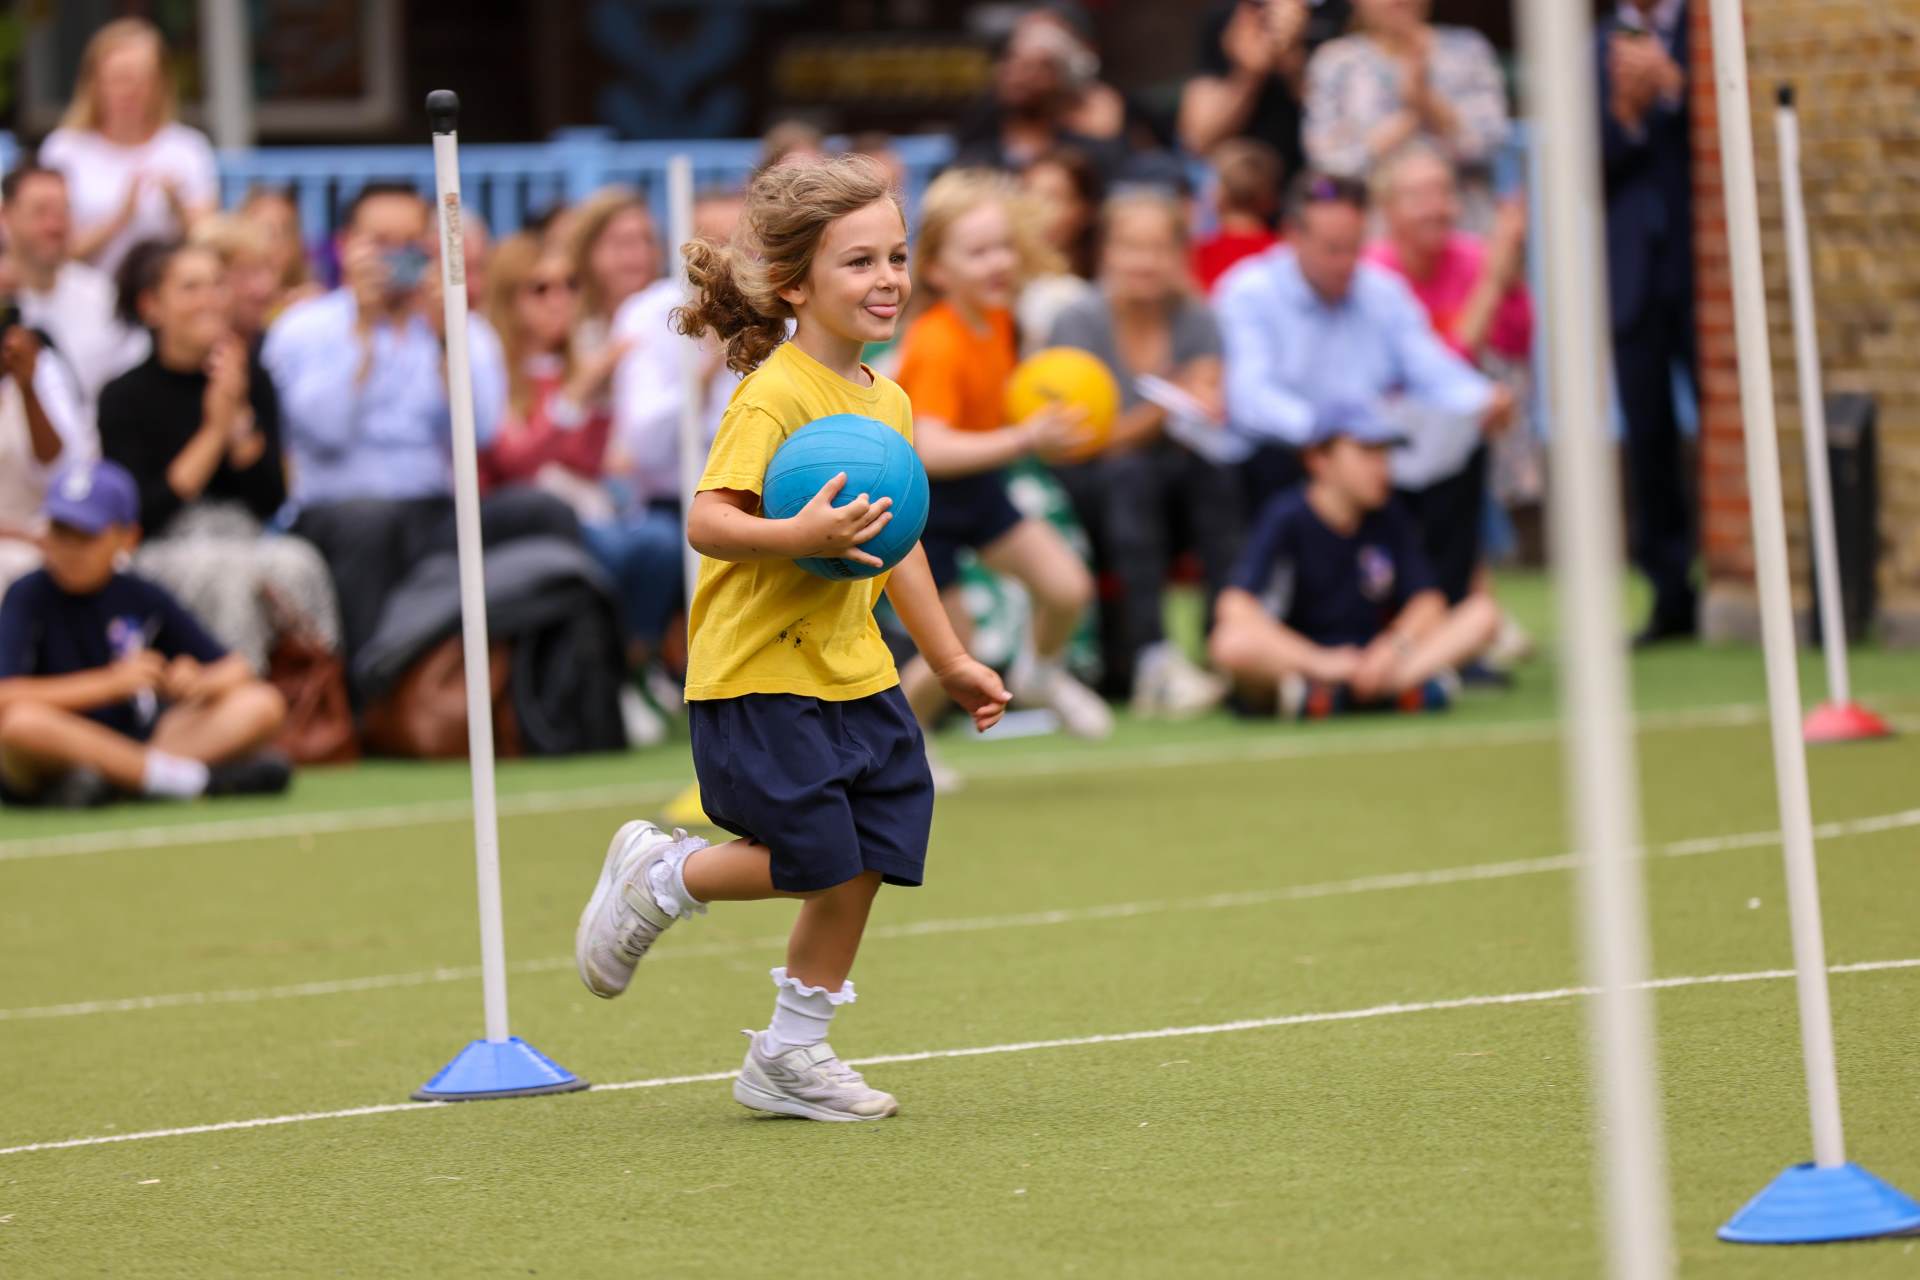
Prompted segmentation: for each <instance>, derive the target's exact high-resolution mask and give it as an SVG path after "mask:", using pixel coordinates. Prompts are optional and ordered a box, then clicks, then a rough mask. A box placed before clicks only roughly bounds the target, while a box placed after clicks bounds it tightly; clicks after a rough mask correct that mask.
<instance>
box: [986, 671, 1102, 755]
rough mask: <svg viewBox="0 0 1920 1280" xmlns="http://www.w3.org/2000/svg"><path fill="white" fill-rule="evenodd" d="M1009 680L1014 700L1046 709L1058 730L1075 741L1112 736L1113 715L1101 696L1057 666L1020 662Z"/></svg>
mask: <svg viewBox="0 0 1920 1280" xmlns="http://www.w3.org/2000/svg"><path fill="white" fill-rule="evenodd" d="M1020 665H1021V668H1022V669H1021V670H1018V671H1016V672H1015V673H1014V679H1013V681H1011V687H1012V689H1013V700H1014V701H1015V702H1020V703H1025V704H1027V705H1029V706H1036V707H1045V708H1047V709H1048V710H1050V711H1052V712H1053V713H1054V714H1055V715H1057V716H1059V717H1060V727H1061V728H1063V729H1065V730H1066V731H1067V732H1068V733H1069V734H1071V735H1072V736H1074V737H1076V738H1094V739H1098V738H1105V737H1108V736H1110V735H1111V734H1112V733H1113V712H1112V711H1111V710H1110V709H1109V708H1108V707H1107V704H1106V703H1105V702H1102V701H1101V700H1100V695H1099V694H1097V693H1095V692H1094V691H1093V690H1091V689H1089V688H1087V686H1085V685H1083V684H1081V683H1080V682H1079V681H1078V680H1075V679H1074V678H1073V677H1072V676H1070V675H1068V674H1067V671H1066V668H1065V667H1062V666H1061V665H1059V664H1058V663H1042V662H1023V663H1021V664H1020Z"/></svg>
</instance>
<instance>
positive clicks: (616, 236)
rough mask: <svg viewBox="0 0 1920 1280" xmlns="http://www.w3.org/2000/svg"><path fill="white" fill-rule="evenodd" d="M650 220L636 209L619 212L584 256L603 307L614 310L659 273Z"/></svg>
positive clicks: (657, 250)
mask: <svg viewBox="0 0 1920 1280" xmlns="http://www.w3.org/2000/svg"><path fill="white" fill-rule="evenodd" d="M655 240H656V237H655V236H654V234H653V217H652V215H650V214H648V213H647V211H646V210H645V209H641V208H638V207H633V208H627V209H622V210H621V211H620V212H619V213H616V214H614V215H613V217H612V218H611V219H609V220H608V222H607V225H606V226H605V227H603V228H602V229H601V231H600V237H599V239H597V240H595V241H594V242H593V249H592V251H591V252H590V253H588V255H587V266H588V269H589V270H590V271H592V272H593V278H594V279H595V280H596V281H598V282H599V284H600V294H601V296H602V297H603V298H605V299H606V303H607V306H609V307H617V306H619V305H620V304H621V303H622V302H624V301H625V300H626V299H628V298H630V297H632V296H633V295H634V294H636V293H638V292H640V291H641V290H642V289H644V288H646V287H647V286H648V285H650V284H652V283H653V279H654V277H655V276H657V275H658V274H659V273H660V250H659V248H658V246H657V245H656V243H655Z"/></svg>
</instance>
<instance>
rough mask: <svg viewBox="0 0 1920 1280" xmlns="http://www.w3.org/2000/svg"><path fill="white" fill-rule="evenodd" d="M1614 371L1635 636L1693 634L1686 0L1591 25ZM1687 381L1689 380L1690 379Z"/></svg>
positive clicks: (1626, 8)
mask: <svg viewBox="0 0 1920 1280" xmlns="http://www.w3.org/2000/svg"><path fill="white" fill-rule="evenodd" d="M1598 56H1599V62H1600V118H1601V126H1600V127H1601V157H1602V163H1603V166H1604V169H1605V180H1606V181H1605V185H1606V201H1607V289H1608V294H1609V296H1610V301H1611V314H1612V321H1613V361H1614V374H1615V378H1616V380H1617V383H1618V386H1619V393H1620V408H1621V412H1622V414H1623V415H1624V417H1625V418H1626V423H1627V489H1628V495H1629V499H1630V511H1631V514H1630V530H1631V541H1632V549H1633V558H1634V562H1635V563H1636V564H1637V565H1638V566H1639V567H1640V569H1641V571H1642V572H1643V573H1645V574H1646V575H1647V578H1648V579H1649V580H1650V581H1651V583H1652V584H1653V614H1652V616H1651V617H1650V618H1649V619H1648V622H1647V625H1646V628H1645V629H1644V630H1643V631H1641V632H1640V634H1639V636H1638V637H1637V641H1638V642H1639V643H1643V644H1644V643H1652V642H1656V641H1660V640H1665V639H1671V638H1674V637H1679V636H1690V635H1693V634H1694V632H1695V630H1696V629H1697V622H1696V619H1695V614H1696V610H1697V605H1698V600H1697V597H1696V595H1695V591H1694V584H1693V555H1694V512H1693V488H1694V486H1693V485H1692V483H1691V481H1690V477H1688V476H1687V474H1686V471H1685V467H1684V463H1683V458H1684V454H1683V451H1682V449H1681V440H1680V423H1679V420H1678V417H1677V415H1676V414H1675V411H1674V403H1673V369H1674V366H1675V365H1676V364H1681V365H1684V366H1686V368H1687V370H1688V372H1689V374H1690V375H1691V374H1692V372H1693V367H1694V333H1693V176H1692V161H1691V153H1690V146H1691V142H1690V138H1689V131H1688V112H1687V79H1686V71H1685V67H1686V65H1687V3H1686V0H1621V2H1620V3H1619V5H1618V7H1617V8H1616V9H1614V11H1613V12H1612V13H1610V14H1608V15H1607V16H1605V17H1603V18H1602V20H1601V22H1600V26H1599V49H1598ZM1695 385H1697V381H1696V382H1695Z"/></svg>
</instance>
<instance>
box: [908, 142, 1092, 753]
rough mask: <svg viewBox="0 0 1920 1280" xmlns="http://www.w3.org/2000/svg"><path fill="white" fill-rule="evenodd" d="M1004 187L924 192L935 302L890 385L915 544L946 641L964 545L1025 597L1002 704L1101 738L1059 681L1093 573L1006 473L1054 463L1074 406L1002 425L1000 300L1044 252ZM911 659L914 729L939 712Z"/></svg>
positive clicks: (942, 185)
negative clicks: (1028, 607) (910, 444)
mask: <svg viewBox="0 0 1920 1280" xmlns="http://www.w3.org/2000/svg"><path fill="white" fill-rule="evenodd" d="M1022 208H1023V206H1022V205H1021V196H1020V193H1019V189H1018V188H1017V187H1016V186H1015V185H1014V183H1013V180H1012V179H1011V178H1008V177H1006V176H1004V175H1002V174H998V173H994V172H992V171H990V170H985V169H956V170H952V171H949V172H947V173H945V174H942V175H941V176H940V177H939V178H937V179H935V180H934V182H933V185H931V186H930V187H928V188H927V194H926V198H925V200H924V201H923V203H922V206H921V220H920V239H919V242H918V243H917V244H916V245H915V246H914V281H915V288H917V289H919V290H921V291H922V293H923V296H932V297H935V298H937V301H935V302H934V303H933V305H931V306H929V307H927V308H926V309H925V310H924V311H923V312H922V313H921V314H920V315H919V317H918V318H916V319H915V320H914V322H913V324H912V326H911V327H910V328H909V329H908V330H907V335H906V339H905V340H904V342H903V343H902V352H901V357H900V373H899V378H900V386H901V388H902V389H904V390H905V391H906V393H907V396H908V397H909V398H910V399H911V400H912V401H913V416H914V427H915V444H916V447H918V448H919V450H920V457H921V460H922V461H923V462H925V463H926V467H927V475H928V477H929V478H930V479H931V480H932V486H931V487H932V507H931V509H930V511H929V513H928V517H927V531H926V534H925V535H924V540H923V541H924V545H925V547H926V551H927V561H928V563H929V565H931V567H932V570H933V580H934V582H935V583H936V584H937V585H938V586H939V588H940V590H941V593H942V598H943V599H944V601H945V604H946V607H947V612H948V615H949V617H950V618H951V619H952V621H953V625H954V627H955V628H956V629H957V630H958V632H959V634H960V635H962V636H963V637H964V636H967V635H968V634H969V633H970V628H969V626H968V620H967V617H966V611H965V608H964V605H963V603H962V601H961V598H960V596H961V593H960V591H959V581H958V580H959V576H960V566H959V562H958V560H957V558H956V557H957V555H958V553H959V551H960V549H961V548H962V547H967V548H971V549H972V550H973V551H974V552H976V553H977V554H978V555H979V557H980V559H981V561H982V562H983V563H984V564H986V566H987V567H988V568H990V569H992V570H994V571H995V572H996V573H1003V574H1006V575H1007V576H1009V577H1012V578H1014V579H1016V580H1018V581H1019V582H1020V583H1021V584H1022V585H1023V586H1025V587H1026V589H1027V593H1028V595H1029V596H1030V597H1031V599H1032V601H1033V653H1032V654H1031V655H1030V657H1029V658H1026V659H1023V660H1022V661H1020V662H1018V663H1016V664H1015V668H1014V671H1013V673H1012V677H1011V683H1012V685H1013V692H1014V696H1015V697H1016V698H1017V699H1019V700H1020V701H1022V702H1030V703H1034V704H1036V705H1039V706H1045V707H1050V708H1052V709H1053V711H1054V712H1055V713H1056V714H1057V715H1058V716H1059V717H1060V721H1061V724H1062V726H1063V727H1064V728H1065V729H1066V730H1067V732H1069V733H1072V734H1075V735H1078V736H1080V737H1085V738H1103V737H1105V736H1106V735H1107V734H1109V733H1111V732H1112V731H1113V716H1112V714H1111V713H1110V712H1109V711H1108V710H1107V705H1106V704H1105V703H1104V702H1102V701H1101V700H1100V698H1099V696H1098V695H1096V694H1095V693H1094V692H1093V691H1092V690H1091V689H1088V688H1087V687H1086V686H1085V685H1083V684H1081V683H1080V682H1079V681H1077V680H1075V679H1074V678H1073V677H1072V676H1070V675H1068V674H1067V671H1066V666H1065V663H1064V660H1063V655H1064V653H1065V651H1066V647H1067V643H1068V642H1069V641H1070V640H1072V639H1073V633H1074V630H1075V629H1076V628H1077V627H1078V626H1079V625H1080V618H1081V615H1082V614H1084V613H1085V612H1086V610H1087V606H1088V605H1089V604H1091V603H1092V601H1093V576H1092V575H1091V574H1090V573H1089V572H1088V571H1087V567H1086V565H1084V564H1083V563H1081V560H1080V557H1079V556H1078V555H1077V554H1075V552H1074V550H1073V548H1072V547H1070V546H1068V545H1067V541H1066V539H1065V538H1063V537H1061V536H1060V533H1059V531H1058V530H1056V529H1055V528H1054V527H1053V526H1052V525H1050V524H1048V523H1047V522H1046V521H1044V520H1037V519H1030V518H1027V517H1024V516H1022V515H1021V514H1020V510H1019V508H1017V507H1015V506H1014V505H1013V503H1012V501H1011V500H1010V499H1009V498H1008V497H1007V477H1006V472H1005V468H1006V467H1008V466H1009V465H1010V464H1012V463H1014V462H1016V461H1018V460H1019V459H1021V458H1024V457H1026V456H1028V455H1029V454H1040V455H1042V456H1057V455H1058V454H1060V453H1061V452H1063V451H1065V450H1068V449H1070V448H1071V447H1072V446H1073V444H1074V443H1075V442H1076V440H1077V439H1078V437H1079V434H1080V432H1081V430H1082V422H1081V418H1080V416H1079V413H1078V411H1077V410H1068V409H1061V408H1047V409H1042V410H1040V411H1039V412H1037V413H1035V414H1033V415H1032V416H1031V417H1029V418H1027V419H1026V420H1025V421H1024V422H1019V423H1013V424H1008V423H1007V421H1006V414H1005V411H1004V406H1005V402H1006V387H1007V380H1008V379H1009V378H1010V377H1012V376H1013V369H1014V365H1015V363H1016V361H1017V360H1018V353H1019V342H1018V339H1017V337H1016V335H1015V333H1014V322H1013V311H1012V307H1013V303H1014V299H1015V297H1016V295H1017V294H1018V293H1019V289H1020V285H1021V283H1022V282H1023V280H1024V279H1026V278H1027V277H1029V276H1032V275H1034V274H1036V273H1037V272H1040V271H1042V270H1044V269H1045V267H1044V264H1045V263H1046V261H1047V259H1048V258H1049V256H1050V251H1049V250H1047V249H1046V248H1045V247H1044V246H1043V245H1042V244H1041V243H1040V241H1039V237H1038V234H1037V231H1036V230H1035V228H1034V227H1033V226H1032V225H1031V220H1030V219H1027V218H1025V217H1023V216H1022ZM932 656H933V655H930V654H927V653H926V652H925V651H924V650H923V651H922V656H921V657H920V658H916V659H914V660H913V661H912V662H910V663H908V664H907V668H906V670H905V671H904V672H903V673H902V675H901V685H902V687H903V688H905V689H906V691H907V698H908V701H909V702H911V703H912V705H913V709H914V713H915V715H916V716H918V717H919V720H920V723H921V724H922V725H930V724H932V723H933V718H934V717H935V716H937V715H938V714H939V712H940V710H941V708H942V706H943V705H944V699H943V695H942V693H941V688H940V683H939V681H938V680H937V679H936V678H935V675H934V672H935V667H934V666H933V665H931V664H930V663H929V661H927V660H928V659H930V658H932Z"/></svg>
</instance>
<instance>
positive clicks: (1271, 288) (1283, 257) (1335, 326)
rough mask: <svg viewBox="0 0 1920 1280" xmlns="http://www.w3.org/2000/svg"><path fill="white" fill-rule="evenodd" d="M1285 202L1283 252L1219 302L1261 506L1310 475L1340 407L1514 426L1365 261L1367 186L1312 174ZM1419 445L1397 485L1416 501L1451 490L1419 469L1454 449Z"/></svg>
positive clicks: (1248, 267) (1249, 263)
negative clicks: (1310, 463) (1306, 458)
mask: <svg viewBox="0 0 1920 1280" xmlns="http://www.w3.org/2000/svg"><path fill="white" fill-rule="evenodd" d="M1287 203H1288V212H1287V224H1288V225H1287V241H1286V243H1284V244H1282V245H1280V246H1277V247H1276V248H1273V249H1269V250H1268V251H1266V252H1265V253H1262V254H1259V255H1257V256H1255V257H1252V258H1248V259H1246V260H1244V261H1242V262H1240V263H1239V264H1237V265H1236V266H1235V267H1234V268H1233V269H1232V270H1230V271H1229V272H1227V274H1226V275H1225V276H1224V277H1222V278H1221V280H1220V283H1219V285H1218V287H1217V288H1216V289H1215V292H1214V309H1215V312H1216V314H1217V315H1218V316H1219V320H1220V330H1221V337H1222V339H1223V341H1224V345H1225V348H1226V382H1227V415H1228V418H1229V419H1230V420H1231V422H1232V423H1233V426H1234V429H1235V430H1237V431H1239V432H1241V433H1243V434H1246V435H1249V436H1252V437H1254V438H1255V439H1257V440H1260V441H1261V442H1262V445H1263V448H1262V449H1261V451H1260V453H1259V454H1258V455H1256V458H1255V460H1254V461H1253V464H1252V467H1251V472H1252V474H1253V475H1254V477H1255V480H1254V484H1255V487H1256V490H1257V491H1256V493H1255V494H1254V495H1253V497H1254V499H1255V502H1256V503H1264V502H1265V501H1267V500H1268V499H1270V498H1272V497H1273V496H1274V495H1275V494H1277V493H1278V492H1280V491H1282V490H1284V489H1287V488H1290V487H1292V485H1293V484H1294V483H1295V482H1297V481H1298V480H1299V479H1300V478H1301V473H1300V470H1299V463H1298V462H1297V461H1296V460H1295V458H1296V454H1297V451H1298V450H1299V449H1300V447H1301V446H1302V444H1303V443H1304V442H1305V441H1306V440H1307V439H1308V438H1309V437H1310V435H1311V433H1312V431H1313V428H1314V423H1315V422H1316V420H1317V419H1318V417H1319V415H1320V414H1321V413H1322V411H1324V410H1326V409H1328V408H1329V407H1330V406H1336V405H1351V404H1364V405H1373V406H1378V407H1379V409H1380V411H1381V412H1382V413H1384V414H1386V415H1387V416H1389V417H1391V418H1392V419H1394V420H1395V421H1401V422H1411V421H1424V422H1428V423H1430V422H1431V420H1432V418H1433V417H1434V416H1435V415H1439V416H1442V417H1450V418H1453V419H1457V420H1466V421H1467V422H1468V423H1470V424H1471V425H1472V426H1473V427H1477V429H1478V430H1479V431H1482V432H1487V433H1492V432H1496V431H1499V430H1500V429H1502V428H1503V427H1505V426H1506V425H1507V423H1508V422H1509V421H1510V420H1511V418H1512V416H1513V408H1514V406H1513V397H1512V396H1511V394H1510V393H1509V392H1508V391H1507V390H1506V389H1505V388H1504V387H1502V386H1500V385H1499V384H1498V383H1495V382H1494V381H1492V380H1491V379H1489V378H1487V377H1485V376H1483V375H1482V374H1481V373H1480V372H1479V371H1478V370H1476V369H1475V368H1474V367H1473V366H1472V365H1470V364H1468V363H1467V362H1466V361H1464V360H1462V359H1461V358H1460V357H1459V356H1458V355H1457V354H1455V353H1454V352H1453V351H1452V350H1451V349H1450V348H1449V347H1448V346H1447V345H1446V344H1445V343H1443V342H1441V341H1440V339H1439V338H1437V337H1436V336H1435V335H1434V333H1433V326H1432V322H1431V321H1430V320H1429V319H1428V318H1427V313H1426V311H1425V310H1424V309H1422V307H1421V306H1420V302H1419V300H1418V299H1416V298H1415V297H1414V296H1413V294H1412V292H1411V291H1410V290H1409V289H1408V288H1407V287H1406V285H1405V284H1404V283H1402V282H1401V281H1400V280H1399V279H1397V278H1395V277H1394V276H1393V275H1392V274H1391V273H1389V272H1387V271H1385V270H1382V269H1381V268H1379V267H1376V266H1374V265H1372V264H1371V263H1365V262H1362V261H1361V260H1360V252H1361V249H1362V247H1363V246H1364V244H1365V240H1366V223H1367V215H1366V189H1365V188H1364V187H1361V186H1360V185H1359V184H1357V183H1355V182H1352V181H1350V180H1347V179H1341V178H1333V177H1328V176H1326V175H1324V174H1316V173H1305V174H1302V175H1301V176H1300V177H1299V178H1298V179H1297V180H1296V181H1295V183H1294V186H1293V188H1292V190H1291V192H1290V194H1289V199H1288V202H1287ZM1409 410H1417V411H1419V412H1417V413H1411V414H1410V413H1409V412H1408V411H1409ZM1415 434H1416V436H1424V437H1425V438H1414V439H1412V440H1410V442H1409V444H1408V447H1407V450H1406V451H1405V453H1406V456H1405V458H1404V459H1402V460H1400V461H1398V462H1397V463H1396V467H1395V480H1396V483H1398V484H1399V485H1400V486H1401V487H1403V488H1406V489H1411V490H1419V489H1423V488H1425V487H1427V486H1428V485H1433V484H1440V483H1444V482H1446V481H1447V480H1449V479H1451V477H1450V476H1448V475H1445V474H1433V475H1423V474H1420V462H1421V459H1423V458H1424V457H1426V456H1428V455H1429V454H1434V455H1438V454H1443V453H1444V454H1452V453H1455V452H1457V451H1456V450H1454V449H1452V448H1450V447H1448V445H1447V443H1446V442H1444V441H1442V440H1440V439H1438V438H1436V437H1435V436H1428V435H1426V434H1425V432H1424V431H1421V432H1416V433H1415ZM1467 452H1469V453H1470V452H1471V449H1469V450H1468V451H1467ZM1255 509H1256V510H1257V506H1256V508H1255ZM1423 532H1424V531H1423Z"/></svg>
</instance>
